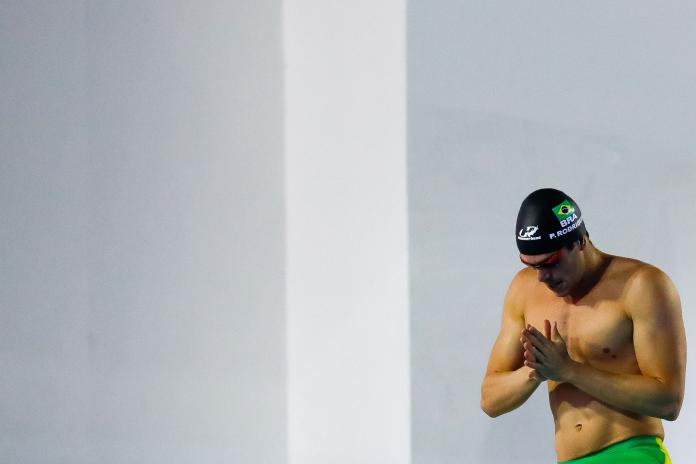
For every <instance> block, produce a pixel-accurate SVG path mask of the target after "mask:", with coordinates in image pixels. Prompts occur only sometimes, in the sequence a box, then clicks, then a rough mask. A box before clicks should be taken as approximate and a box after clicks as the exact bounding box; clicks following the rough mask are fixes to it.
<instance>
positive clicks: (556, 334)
mask: <svg viewBox="0 0 696 464" xmlns="http://www.w3.org/2000/svg"><path fill="white" fill-rule="evenodd" d="M553 333H554V335H555V338H556V340H557V341H560V342H563V343H564V344H565V340H563V337H561V332H559V331H558V322H554V323H553Z"/></svg>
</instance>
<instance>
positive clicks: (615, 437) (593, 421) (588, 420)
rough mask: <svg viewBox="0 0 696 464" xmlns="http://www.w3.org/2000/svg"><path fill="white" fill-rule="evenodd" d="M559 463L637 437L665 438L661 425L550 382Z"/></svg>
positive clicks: (658, 421)
mask: <svg viewBox="0 0 696 464" xmlns="http://www.w3.org/2000/svg"><path fill="white" fill-rule="evenodd" d="M549 402H550V405H551V411H552V413H553V418H554V423H555V427H556V453H557V455H558V460H559V461H567V460H570V459H574V458H577V457H580V456H584V455H586V454H589V453H592V452H594V451H597V450H600V449H602V448H604V447H606V446H608V445H611V444H613V443H616V442H618V441H621V440H625V439H626V438H629V437H632V436H636V435H657V436H659V437H662V438H664V430H663V428H662V421H660V419H657V418H655V417H647V416H640V415H638V414H634V413H630V412H627V411H622V410H619V409H617V408H614V407H612V406H609V405H607V404H605V403H602V402H600V401H598V400H597V399H595V398H594V397H592V396H590V395H588V394H587V393H585V392H583V391H581V390H579V389H578V388H576V387H575V386H574V385H571V384H568V383H556V382H549Z"/></svg>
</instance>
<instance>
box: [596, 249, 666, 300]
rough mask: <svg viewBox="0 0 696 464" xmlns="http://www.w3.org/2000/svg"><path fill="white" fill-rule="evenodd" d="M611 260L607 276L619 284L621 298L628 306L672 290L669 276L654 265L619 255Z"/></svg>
mask: <svg viewBox="0 0 696 464" xmlns="http://www.w3.org/2000/svg"><path fill="white" fill-rule="evenodd" d="M612 261H613V262H612V266H610V269H608V271H610V272H608V274H609V275H608V278H610V279H615V280H616V281H618V282H619V283H620V284H621V287H622V288H623V291H622V297H623V298H622V299H623V300H624V301H625V302H626V303H629V307H632V306H633V303H639V302H641V301H645V300H647V299H651V298H652V297H654V296H655V295H657V294H661V293H664V292H671V291H674V284H673V283H672V281H671V280H670V278H669V276H668V275H667V274H666V273H665V272H664V271H663V270H661V269H660V268H658V267H657V266H655V265H652V264H649V263H646V262H643V261H640V260H637V259H632V258H624V257H620V256H616V257H614V258H613V260H612Z"/></svg>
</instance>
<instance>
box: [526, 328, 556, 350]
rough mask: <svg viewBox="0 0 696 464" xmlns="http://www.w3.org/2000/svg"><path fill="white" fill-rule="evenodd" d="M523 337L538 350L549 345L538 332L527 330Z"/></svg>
mask: <svg viewBox="0 0 696 464" xmlns="http://www.w3.org/2000/svg"><path fill="white" fill-rule="evenodd" d="M534 330H536V329H534ZM525 336H526V337H527V340H528V341H529V342H530V343H531V344H532V345H534V346H536V347H539V348H543V347H545V346H547V345H548V344H549V343H550V342H549V340H547V339H546V338H545V337H544V336H543V335H542V334H541V333H540V332H539V331H538V330H536V332H534V331H531V330H529V331H527V334H526V335H525Z"/></svg>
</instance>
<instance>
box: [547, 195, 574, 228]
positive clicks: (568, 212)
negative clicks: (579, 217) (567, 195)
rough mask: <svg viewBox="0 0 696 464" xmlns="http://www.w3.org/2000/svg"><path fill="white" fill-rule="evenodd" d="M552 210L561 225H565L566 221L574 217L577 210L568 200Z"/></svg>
mask: <svg viewBox="0 0 696 464" xmlns="http://www.w3.org/2000/svg"><path fill="white" fill-rule="evenodd" d="M552 210H553V214H555V215H556V217H557V218H558V221H559V222H561V223H563V222H564V220H565V219H568V218H569V217H572V216H573V214H574V213H575V208H573V205H572V204H571V203H570V201H568V200H567V199H566V200H563V202H562V203H561V204H560V205H556V206H554V207H553V208H552Z"/></svg>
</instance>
